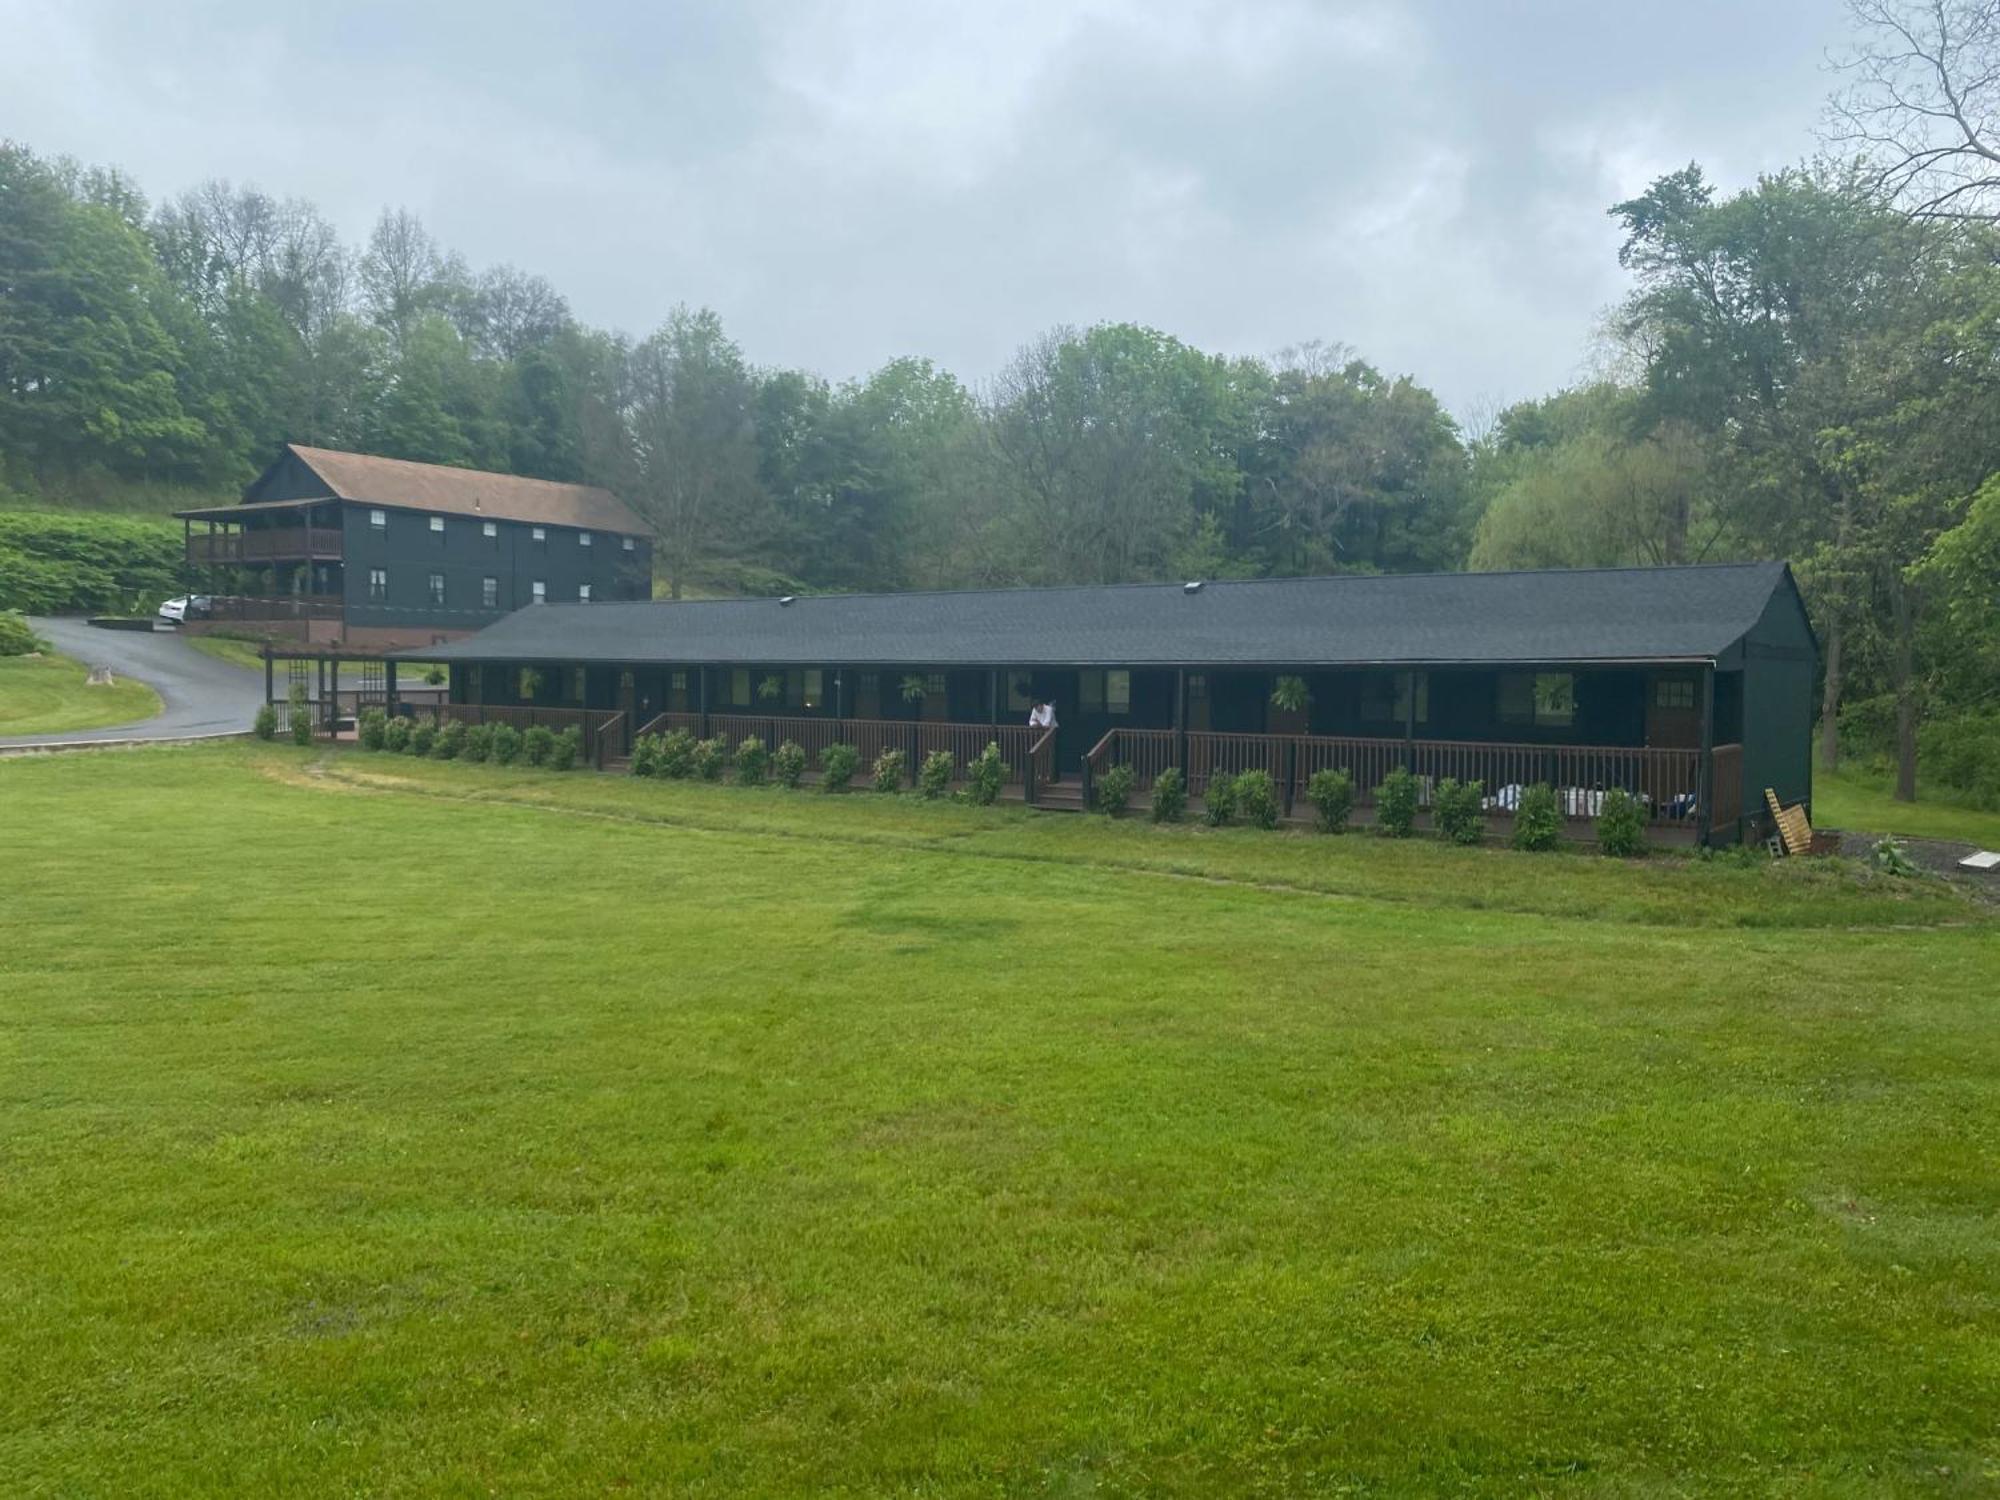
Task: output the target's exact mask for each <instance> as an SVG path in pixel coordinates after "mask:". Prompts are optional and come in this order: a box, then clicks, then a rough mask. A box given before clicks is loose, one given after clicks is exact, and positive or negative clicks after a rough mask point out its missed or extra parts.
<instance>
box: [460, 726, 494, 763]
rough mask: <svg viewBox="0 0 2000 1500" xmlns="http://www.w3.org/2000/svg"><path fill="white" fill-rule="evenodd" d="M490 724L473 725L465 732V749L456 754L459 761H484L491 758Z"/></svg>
mask: <svg viewBox="0 0 2000 1500" xmlns="http://www.w3.org/2000/svg"><path fill="white" fill-rule="evenodd" d="M495 727H496V726H494V725H492V724H474V725H473V726H472V727H471V728H470V729H468V730H466V731H465V747H464V748H463V749H461V750H460V751H459V752H458V758H459V759H460V760H470V761H485V760H491V759H492V758H493V731H494V729H495Z"/></svg>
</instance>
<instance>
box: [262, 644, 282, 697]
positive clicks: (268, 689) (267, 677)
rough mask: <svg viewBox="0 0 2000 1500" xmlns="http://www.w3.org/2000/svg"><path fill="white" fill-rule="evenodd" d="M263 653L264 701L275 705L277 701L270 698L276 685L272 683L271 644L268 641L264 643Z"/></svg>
mask: <svg viewBox="0 0 2000 1500" xmlns="http://www.w3.org/2000/svg"><path fill="white" fill-rule="evenodd" d="M263 652H264V701H265V702H266V703H275V702H277V701H278V700H277V699H276V698H275V697H273V696H272V690H273V688H275V687H276V683H274V682H273V681H272V673H271V643H270V642H269V641H266V642H264V646H263Z"/></svg>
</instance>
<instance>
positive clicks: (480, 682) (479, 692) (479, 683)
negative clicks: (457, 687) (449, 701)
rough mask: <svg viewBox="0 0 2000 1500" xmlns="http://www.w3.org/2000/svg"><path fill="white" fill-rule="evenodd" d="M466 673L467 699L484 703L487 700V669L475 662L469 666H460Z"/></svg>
mask: <svg viewBox="0 0 2000 1500" xmlns="http://www.w3.org/2000/svg"><path fill="white" fill-rule="evenodd" d="M458 670H459V671H461V672H463V673H464V674H465V701H466V702H467V703H484V702H485V701H486V669H485V668H484V667H482V666H480V665H479V663H478V662H474V663H473V664H472V665H471V666H469V667H460V668H459V669H458Z"/></svg>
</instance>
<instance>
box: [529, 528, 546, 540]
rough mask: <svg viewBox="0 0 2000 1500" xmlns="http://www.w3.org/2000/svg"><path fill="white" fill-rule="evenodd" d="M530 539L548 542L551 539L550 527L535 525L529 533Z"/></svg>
mask: <svg viewBox="0 0 2000 1500" xmlns="http://www.w3.org/2000/svg"><path fill="white" fill-rule="evenodd" d="M528 539H529V540H530V541H535V542H546V541H547V540H548V539H549V528H548V527H546V526H537V527H535V528H534V529H533V530H531V531H530V532H529V533H528Z"/></svg>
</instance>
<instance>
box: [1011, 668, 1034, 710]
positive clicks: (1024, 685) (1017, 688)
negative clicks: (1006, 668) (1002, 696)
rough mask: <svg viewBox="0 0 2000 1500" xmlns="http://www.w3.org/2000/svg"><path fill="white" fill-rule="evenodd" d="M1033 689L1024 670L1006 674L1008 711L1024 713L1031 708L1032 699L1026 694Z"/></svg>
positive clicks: (1032, 705) (1032, 704)
mask: <svg viewBox="0 0 2000 1500" xmlns="http://www.w3.org/2000/svg"><path fill="white" fill-rule="evenodd" d="M1033 689H1034V684H1033V683H1032V682H1031V681H1030V680H1029V678H1028V675H1027V674H1026V673H1025V672H1009V673H1008V674H1007V709H1008V711H1009V712H1010V713H1017V714H1024V713H1026V712H1027V711H1028V710H1029V709H1031V708H1033V707H1034V706H1035V702H1034V699H1032V698H1030V697H1029V696H1028V695H1029V693H1030V692H1032V691H1033Z"/></svg>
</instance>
